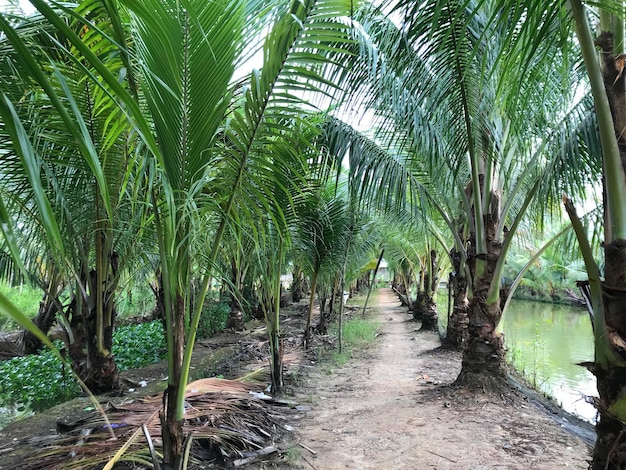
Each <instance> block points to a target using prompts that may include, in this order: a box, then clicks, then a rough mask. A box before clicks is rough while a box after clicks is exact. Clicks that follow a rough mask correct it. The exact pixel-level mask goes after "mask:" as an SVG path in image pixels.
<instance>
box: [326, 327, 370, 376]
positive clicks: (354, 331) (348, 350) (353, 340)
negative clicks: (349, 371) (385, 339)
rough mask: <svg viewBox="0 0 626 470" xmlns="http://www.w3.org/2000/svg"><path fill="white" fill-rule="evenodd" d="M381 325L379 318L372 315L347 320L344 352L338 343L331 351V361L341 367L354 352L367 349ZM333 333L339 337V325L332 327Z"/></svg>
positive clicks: (344, 333) (344, 331) (344, 332)
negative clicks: (340, 350)
mask: <svg viewBox="0 0 626 470" xmlns="http://www.w3.org/2000/svg"><path fill="white" fill-rule="evenodd" d="M381 326H382V325H381V323H380V322H379V321H378V320H376V319H374V318H371V317H365V318H352V319H350V320H348V321H346V322H345V323H344V325H343V348H342V352H341V353H340V352H339V349H338V343H337V347H336V348H334V350H333V351H332V352H331V353H330V357H329V360H330V363H331V364H333V365H336V366H339V367H341V366H343V365H344V364H346V363H347V362H348V361H349V360H350V359H351V358H352V357H353V354H354V353H356V352H358V351H362V350H364V349H367V347H368V346H369V345H371V344H372V343H373V342H374V340H375V339H376V336H377V335H378V332H379V331H380V329H381ZM331 334H333V335H335V337H337V338H338V336H339V332H338V329H337V325H334V327H333V328H331Z"/></svg>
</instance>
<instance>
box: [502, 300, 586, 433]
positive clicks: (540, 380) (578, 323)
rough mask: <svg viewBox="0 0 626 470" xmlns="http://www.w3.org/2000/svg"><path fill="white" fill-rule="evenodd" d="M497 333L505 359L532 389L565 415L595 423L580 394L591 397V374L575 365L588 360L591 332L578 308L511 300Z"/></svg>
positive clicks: (583, 312)
mask: <svg viewBox="0 0 626 470" xmlns="http://www.w3.org/2000/svg"><path fill="white" fill-rule="evenodd" d="M501 325H502V330H503V332H504V335H505V344H506V347H507V349H508V356H509V360H510V361H511V362H512V364H513V365H514V367H515V368H516V369H517V370H518V371H519V372H520V373H521V374H522V375H523V376H524V377H525V378H526V380H528V381H529V382H530V383H531V384H532V385H533V386H534V387H535V388H536V389H537V390H540V391H541V392H544V393H545V394H547V395H549V396H551V397H553V398H554V399H555V400H556V401H557V402H558V403H559V404H561V406H562V407H563V408H564V409H565V410H566V411H569V412H570V413H573V414H576V415H578V416H580V417H581V418H584V419H585V420H587V421H593V420H594V419H595V409H594V407H593V406H592V405H591V404H589V403H588V402H586V401H585V396H593V395H596V393H597V392H596V383H595V378H594V376H593V375H592V374H591V373H590V372H589V371H588V370H587V369H585V368H584V367H581V366H579V365H577V364H578V363H580V362H585V361H592V360H593V333H592V330H591V322H590V320H589V316H588V314H587V311H586V310H584V309H582V308H575V307H569V306H564V305H555V304H547V303H543V302H533V301H528V300H514V301H512V302H511V304H510V306H509V308H508V309H507V311H506V312H505V315H504V318H503V322H502V324H501Z"/></svg>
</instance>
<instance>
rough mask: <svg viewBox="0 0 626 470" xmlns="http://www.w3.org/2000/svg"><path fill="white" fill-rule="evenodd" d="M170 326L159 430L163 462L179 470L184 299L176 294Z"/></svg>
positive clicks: (181, 446)
mask: <svg viewBox="0 0 626 470" xmlns="http://www.w3.org/2000/svg"><path fill="white" fill-rule="evenodd" d="M174 310H175V311H174V315H173V317H174V318H173V321H174V322H175V325H172V327H173V328H172V336H173V337H172V339H173V348H172V353H173V354H172V358H171V359H172V361H173V367H172V377H169V378H168V385H167V389H166V391H165V394H164V395H163V401H164V406H163V408H164V409H165V414H163V413H161V416H160V418H161V428H162V433H163V461H164V462H165V463H167V464H170V465H171V466H172V468H179V467H178V465H179V462H180V459H181V457H182V455H183V418H182V416H178V409H177V403H178V398H179V396H180V394H181V393H183V394H184V393H185V389H184V388H182V389H181V387H180V377H181V375H182V369H183V357H184V353H185V297H184V295H183V294H181V293H178V294H177V296H176V303H175V306H174Z"/></svg>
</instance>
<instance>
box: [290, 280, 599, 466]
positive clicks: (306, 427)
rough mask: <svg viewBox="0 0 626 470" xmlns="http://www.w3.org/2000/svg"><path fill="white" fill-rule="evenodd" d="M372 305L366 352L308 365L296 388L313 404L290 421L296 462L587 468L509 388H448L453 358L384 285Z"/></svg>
mask: <svg viewBox="0 0 626 470" xmlns="http://www.w3.org/2000/svg"><path fill="white" fill-rule="evenodd" d="M377 302H378V308H377V309H374V310H375V314H376V315H377V316H378V318H379V320H380V322H381V323H382V325H383V332H382V335H381V336H380V337H379V338H378V341H377V344H376V346H374V347H373V348H372V349H371V350H370V351H367V352H365V353H364V354H362V355H360V357H358V358H355V359H353V360H351V361H350V362H349V363H348V364H347V365H346V366H344V367H342V368H337V369H335V370H333V371H329V370H328V369H325V368H319V369H315V370H314V371H313V372H312V373H310V374H307V379H306V381H305V383H302V384H300V385H299V386H298V387H297V388H298V399H299V401H300V402H301V403H306V402H307V401H308V402H310V403H311V404H312V410H311V411H309V412H307V413H306V414H305V416H304V417H303V418H302V419H301V420H299V421H296V422H295V427H296V433H297V435H298V437H299V439H300V442H301V443H302V444H304V445H305V446H307V447H309V448H310V449H312V450H313V451H315V453H316V454H315V455H314V454H312V453H311V452H309V451H308V450H306V449H305V448H304V447H302V448H299V452H300V455H301V457H300V462H299V463H300V465H301V468H314V469H317V470H333V469H380V470H387V469H413V470H420V469H439V470H442V469H472V470H478V469H487V468H489V469H491V468H499V469H520V470H521V469H530V468H532V469H546V470H548V469H560V468H562V467H568V468H574V469H581V470H582V469H587V468H588V464H587V462H586V460H587V459H588V458H589V449H588V447H587V445H586V444H585V443H583V442H582V441H581V440H579V439H578V438H575V437H572V436H571V435H569V434H567V433H566V432H565V431H563V430H562V428H561V427H560V425H559V424H558V423H556V422H555V421H554V420H552V419H551V418H550V417H548V416H546V415H545V413H543V412H542V411H540V410H539V409H538V408H536V407H535V406H534V405H532V404H531V403H530V402H528V401H525V400H524V399H523V398H522V397H520V396H519V395H517V394H515V393H513V392H512V393H511V394H510V395H507V396H504V395H501V396H496V397H494V396H487V395H486V394H478V395H476V394H470V393H467V392H465V393H463V392H459V391H455V390H454V389H453V388H451V387H447V386H446V385H448V384H451V383H452V382H453V381H454V379H455V378H456V376H457V374H458V372H459V369H460V356H459V355H458V354H455V353H450V352H443V351H440V350H436V348H437V347H438V346H439V344H440V343H439V339H438V337H437V335H436V334H435V333H429V332H418V331H417V328H418V326H419V324H417V323H415V322H413V321H411V317H410V316H409V315H407V312H406V308H404V307H401V305H400V302H399V301H397V298H396V297H395V295H394V294H393V293H392V291H391V290H389V289H383V290H380V291H379V294H378V297H377Z"/></svg>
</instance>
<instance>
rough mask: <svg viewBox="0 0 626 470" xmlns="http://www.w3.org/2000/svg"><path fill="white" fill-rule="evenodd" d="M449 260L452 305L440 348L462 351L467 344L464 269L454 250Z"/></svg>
mask: <svg viewBox="0 0 626 470" xmlns="http://www.w3.org/2000/svg"><path fill="white" fill-rule="evenodd" d="M451 258H452V267H453V268H454V274H453V275H451V276H450V281H451V287H452V289H451V292H452V296H453V298H454V304H453V307H452V313H451V314H450V318H449V320H448V328H447V333H446V337H445V339H444V341H443V345H442V346H443V347H444V348H446V349H452V350H456V351H462V350H463V348H465V344H466V343H467V336H468V332H467V328H468V323H469V318H468V315H467V313H468V310H469V301H468V299H467V278H466V277H465V269H464V267H462V262H461V261H462V260H461V254H460V253H459V252H458V251H456V250H452V253H451Z"/></svg>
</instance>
